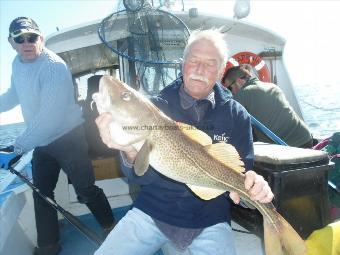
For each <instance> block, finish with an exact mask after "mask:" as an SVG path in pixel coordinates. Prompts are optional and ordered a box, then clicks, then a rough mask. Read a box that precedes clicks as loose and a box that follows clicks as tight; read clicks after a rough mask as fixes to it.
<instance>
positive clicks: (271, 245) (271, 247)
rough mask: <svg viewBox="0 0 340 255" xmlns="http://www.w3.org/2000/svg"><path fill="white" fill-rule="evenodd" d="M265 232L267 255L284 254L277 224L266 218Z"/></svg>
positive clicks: (264, 223) (264, 222) (264, 221)
mask: <svg viewBox="0 0 340 255" xmlns="http://www.w3.org/2000/svg"><path fill="white" fill-rule="evenodd" d="M263 232H264V247H265V251H266V255H284V253H283V250H282V245H281V241H280V237H279V235H278V234H277V230H276V228H275V226H274V225H273V224H270V223H269V222H268V221H267V220H265V219H263Z"/></svg>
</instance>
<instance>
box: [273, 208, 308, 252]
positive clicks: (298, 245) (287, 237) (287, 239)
mask: <svg viewBox="0 0 340 255" xmlns="http://www.w3.org/2000/svg"><path fill="white" fill-rule="evenodd" d="M277 215H278V216H277V218H278V220H279V221H280V222H281V225H282V231H281V234H280V239H281V242H282V246H283V248H284V250H285V251H286V252H287V254H289V255H305V254H306V253H307V247H306V245H305V242H304V240H303V239H302V238H301V237H300V235H299V234H298V233H297V232H296V231H295V229H294V228H293V227H292V226H291V225H290V224H289V223H288V222H287V221H286V220H285V219H284V218H283V217H282V216H281V215H280V214H279V213H277Z"/></svg>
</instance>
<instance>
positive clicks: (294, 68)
mask: <svg viewBox="0 0 340 255" xmlns="http://www.w3.org/2000/svg"><path fill="white" fill-rule="evenodd" d="M154 2H157V1H155V0H154ZM178 2H179V3H181V1H178ZM207 2H208V4H207ZM250 3H251V11H250V14H249V16H248V17H247V18H245V21H248V22H253V23H256V24H259V25H261V26H262V27H266V28H269V29H270V30H272V31H275V32H276V33H278V34H279V35H281V36H282V37H284V38H285V39H286V41H287V43H286V48H285V51H284V56H283V58H284V61H285V63H286V66H287V69H288V72H289V74H290V77H291V78H292V81H293V84H296V85H297V86H304V85H306V84H311V83H320V84H333V85H332V86H334V84H336V86H337V88H339V86H340V75H338V72H339V58H340V51H339V50H338V47H339V45H340V33H339V28H338V24H339V22H338V20H337V17H338V13H339V11H340V1H338V0H332V1H327V0H319V1H318V0H303V1H298V0H285V1H279V0H252V1H250ZM233 4H234V1H233V0H215V1H213V0H208V1H203V0H195V1H190V2H189V4H188V5H187V7H189V6H196V7H198V9H199V11H200V10H204V12H212V13H216V10H223V14H225V15H227V16H233ZM116 6H117V1H114V0H96V1H93V0H82V1H73V0H59V1H53V0H45V1H39V0H33V1H32V0H31V1H29V0H26V1H17V0H0V36H1V38H0V94H1V93H4V92H5V91H6V90H7V88H8V87H9V85H10V75H11V63H12V60H13V58H14V56H15V51H14V50H13V49H12V48H11V46H10V44H9V43H8V42H7V36H8V27H9V24H10V22H11V21H12V20H13V19H14V18H16V17H18V16H28V17H31V18H33V19H34V20H35V21H36V22H37V23H38V25H39V27H40V29H41V30H42V32H43V34H44V35H45V36H48V35H50V34H51V33H54V32H56V29H57V27H58V28H59V29H60V30H61V29H64V28H68V27H70V26H75V25H78V24H80V23H84V22H89V21H92V20H97V19H103V18H104V17H106V16H107V15H108V14H110V13H112V12H113V11H114V10H115V9H116ZM20 121H22V119H21V117H20V110H19V108H16V109H14V110H13V111H9V112H7V113H1V114H0V125H1V124H5V123H11V122H20Z"/></svg>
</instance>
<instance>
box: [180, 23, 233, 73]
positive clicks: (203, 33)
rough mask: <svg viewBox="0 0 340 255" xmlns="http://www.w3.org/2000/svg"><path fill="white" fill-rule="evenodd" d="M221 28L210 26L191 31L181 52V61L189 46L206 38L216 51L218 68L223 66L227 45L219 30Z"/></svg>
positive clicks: (225, 59) (185, 55) (226, 56)
mask: <svg viewBox="0 0 340 255" xmlns="http://www.w3.org/2000/svg"><path fill="white" fill-rule="evenodd" d="M221 30H222V28H211V29H207V30H195V31H193V32H192V33H191V35H190V37H189V39H188V43H187V45H186V47H185V49H184V52H183V61H184V62H185V61H186V58H187V55H188V53H189V51H190V48H191V46H192V45H193V44H194V43H195V42H197V41H200V40H207V41H209V42H211V43H212V44H213V45H214V46H215V48H216V49H217V51H218V54H219V57H220V59H219V60H220V68H219V69H221V68H224V67H225V64H226V62H227V60H228V47H227V43H226V41H225V39H224V34H223V33H222V32H221Z"/></svg>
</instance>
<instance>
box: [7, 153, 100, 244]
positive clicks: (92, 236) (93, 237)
mask: <svg viewBox="0 0 340 255" xmlns="http://www.w3.org/2000/svg"><path fill="white" fill-rule="evenodd" d="M22 157H25V154H24V155H23V156H22ZM20 160H21V159H19V161H20ZM19 161H18V162H19ZM18 162H16V163H15V164H14V165H15V166H17V165H18ZM15 166H9V168H8V170H9V171H10V172H11V173H13V174H15V175H16V176H18V177H19V178H20V179H21V180H22V181H23V182H24V183H26V184H27V185H28V186H29V187H30V188H31V189H32V190H33V191H34V192H36V193H37V194H38V195H39V196H40V197H41V198H42V199H43V200H44V201H46V202H47V203H48V204H49V205H50V206H52V207H53V208H54V209H55V210H57V211H58V212H60V213H61V214H62V215H63V216H64V217H65V219H66V220H67V221H68V222H69V223H71V225H73V226H74V227H75V228H76V229H78V230H79V231H80V232H81V233H82V234H83V235H84V236H85V237H86V238H87V239H88V240H90V241H91V242H93V243H94V244H95V245H97V246H100V245H101V244H102V243H103V241H104V239H103V238H102V237H100V236H98V235H97V234H96V233H95V232H94V231H93V230H92V229H90V228H89V227H87V226H86V225H85V224H84V223H83V222H81V221H80V220H79V219H78V218H77V217H75V216H74V215H72V214H71V213H70V212H68V211H66V210H65V209H64V208H62V207H61V206H60V205H58V203H57V202H56V201H54V200H53V199H51V198H49V197H47V196H45V195H44V194H42V193H41V192H40V190H39V189H38V188H37V187H35V186H34V185H33V183H31V182H30V181H29V179H27V178H26V177H25V176H24V175H23V174H21V173H20V172H19V171H17V170H16V169H15Z"/></svg>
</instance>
